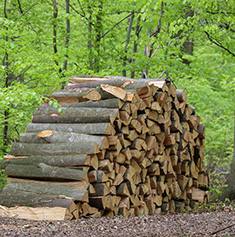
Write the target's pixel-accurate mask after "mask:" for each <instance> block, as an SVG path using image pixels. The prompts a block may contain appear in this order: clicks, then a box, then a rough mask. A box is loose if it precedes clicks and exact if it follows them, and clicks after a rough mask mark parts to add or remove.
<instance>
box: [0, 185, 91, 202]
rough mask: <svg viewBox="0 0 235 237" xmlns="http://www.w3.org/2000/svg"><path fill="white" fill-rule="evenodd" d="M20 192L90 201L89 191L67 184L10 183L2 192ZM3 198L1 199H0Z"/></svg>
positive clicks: (13, 193) (14, 193)
mask: <svg viewBox="0 0 235 237" xmlns="http://www.w3.org/2000/svg"><path fill="white" fill-rule="evenodd" d="M20 192H28V193H32V194H37V195H38V196H40V195H54V196H60V195H61V197H63V196H64V197H68V198H71V199H73V200H74V201H82V202H87V201H88V195H87V194H88V191H87V190H83V189H78V188H72V187H67V186H60V185H52V184H39V183H37V184H34V183H9V184H7V185H6V186H5V187H4V188H3V191H2V193H1V194H7V193H11V194H12V195H16V194H17V193H20ZM0 200H1V199H0Z"/></svg>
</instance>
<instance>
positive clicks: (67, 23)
mask: <svg viewBox="0 0 235 237" xmlns="http://www.w3.org/2000/svg"><path fill="white" fill-rule="evenodd" d="M65 5H66V14H67V19H66V34H67V35H66V39H65V49H66V54H65V55H64V57H65V60H64V63H63V73H64V71H67V67H68V58H69V55H68V49H69V39H70V20H69V17H68V15H69V13H70V11H69V5H70V3H69V0H65ZM65 83H66V82H65V81H63V82H62V89H63V88H64V86H65Z"/></svg>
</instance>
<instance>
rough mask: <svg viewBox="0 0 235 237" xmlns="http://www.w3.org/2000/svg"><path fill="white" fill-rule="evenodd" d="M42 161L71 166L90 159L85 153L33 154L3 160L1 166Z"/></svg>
mask: <svg viewBox="0 0 235 237" xmlns="http://www.w3.org/2000/svg"><path fill="white" fill-rule="evenodd" d="M39 163H44V164H47V165H50V166H57V167H68V166H69V167H72V166H86V165H90V159H89V158H88V157H87V155H72V156H69V155H63V156H33V157H26V158H18V159H10V160H3V161H2V163H1V168H2V169H5V168H6V167H7V165H9V164H14V165H37V164H39Z"/></svg>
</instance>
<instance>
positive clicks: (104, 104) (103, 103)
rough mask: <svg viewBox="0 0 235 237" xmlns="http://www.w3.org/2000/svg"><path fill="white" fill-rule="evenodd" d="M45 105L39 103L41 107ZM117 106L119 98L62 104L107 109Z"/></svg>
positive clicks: (63, 105) (64, 105)
mask: <svg viewBox="0 0 235 237" xmlns="http://www.w3.org/2000/svg"><path fill="white" fill-rule="evenodd" d="M43 106H46V105H41V107H43ZM118 106H119V99H117V98H113V99H107V100H99V101H86V102H80V103H72V104H62V107H77V108H81V107H84V108H107V109H114V108H118Z"/></svg>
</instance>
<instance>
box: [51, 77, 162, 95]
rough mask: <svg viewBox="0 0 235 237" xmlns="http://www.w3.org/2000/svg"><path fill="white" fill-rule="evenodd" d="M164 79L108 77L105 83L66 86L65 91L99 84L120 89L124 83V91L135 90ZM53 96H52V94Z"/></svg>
mask: <svg viewBox="0 0 235 237" xmlns="http://www.w3.org/2000/svg"><path fill="white" fill-rule="evenodd" d="M164 80H165V79H158V78H157V79H147V80H145V79H133V78H127V77H118V76H117V77H115V76H109V79H108V80H107V81H93V82H84V83H79V84H76V85H72V86H67V87H66V88H65V89H76V88H96V87H98V86H100V85H101V84H104V85H105V84H108V85H112V86H117V87H121V86H123V85H124V83H126V86H125V87H124V88H125V89H137V88H142V87H144V86H146V85H147V84H148V83H149V82H156V81H164ZM128 82H130V83H129V84H127V83H128ZM53 95H54V94H53Z"/></svg>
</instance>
